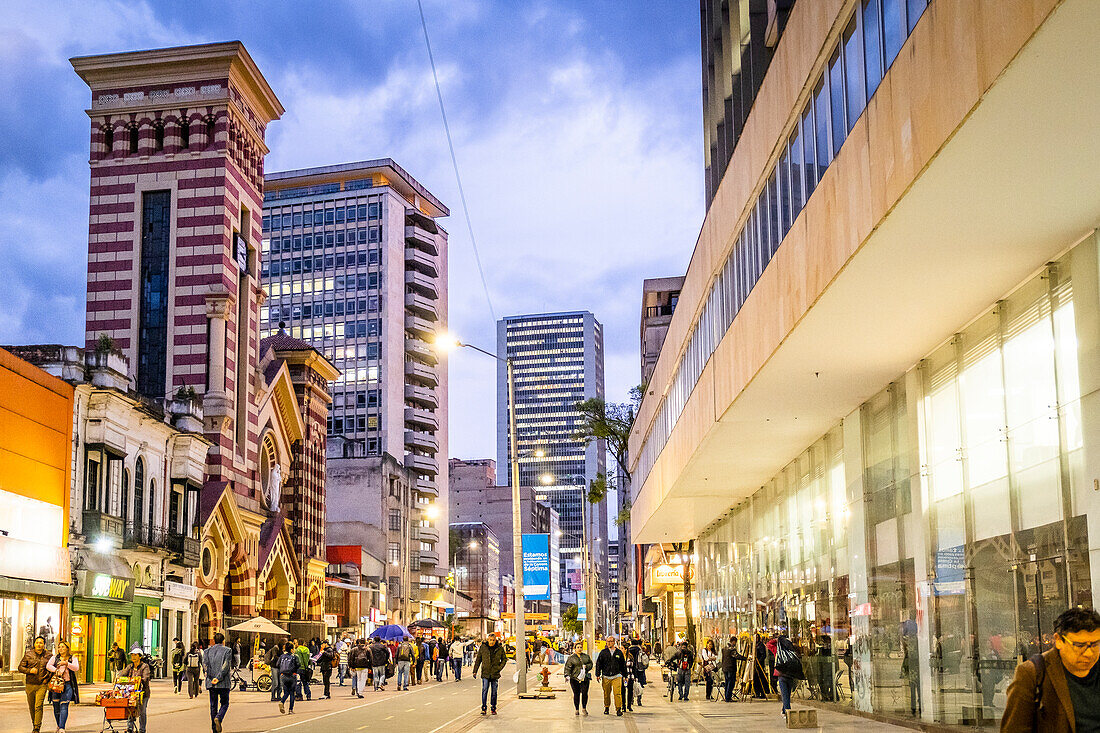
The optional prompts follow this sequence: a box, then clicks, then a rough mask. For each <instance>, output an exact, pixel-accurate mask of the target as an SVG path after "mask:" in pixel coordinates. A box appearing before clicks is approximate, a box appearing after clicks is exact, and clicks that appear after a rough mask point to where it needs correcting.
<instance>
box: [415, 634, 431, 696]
mask: <svg viewBox="0 0 1100 733" xmlns="http://www.w3.org/2000/svg"><path fill="white" fill-rule="evenodd" d="M416 652H417V657H416V683H415V684H418V685H420V684H423V683H424V663H425V662H426V661H427V659H428V643H427V642H426V641H424V639H423V637H421V638H418V639H417V641H416Z"/></svg>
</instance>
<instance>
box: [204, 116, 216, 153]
mask: <svg viewBox="0 0 1100 733" xmlns="http://www.w3.org/2000/svg"><path fill="white" fill-rule="evenodd" d="M216 133H217V130H216V126H215V124H214V118H213V117H207V118H206V145H207V147H213V146H214V137H215V135H216Z"/></svg>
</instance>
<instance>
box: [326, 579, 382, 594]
mask: <svg viewBox="0 0 1100 733" xmlns="http://www.w3.org/2000/svg"><path fill="white" fill-rule="evenodd" d="M325 587H327V588H343V589H344V590H357V591H359V592H361V593H377V592H378V590H377V589H376V588H368V587H366V586H365V585H355V584H354V583H342V582H340V581H338V580H326V581H325Z"/></svg>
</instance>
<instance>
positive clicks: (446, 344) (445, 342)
mask: <svg viewBox="0 0 1100 733" xmlns="http://www.w3.org/2000/svg"><path fill="white" fill-rule="evenodd" d="M460 346H462V342H461V341H459V340H458V339H457V338H455V336H454V334H452V333H450V332H449V331H440V332H439V333H437V334H436V335H435V338H434V339H432V347H433V348H434V349H435V350H436V351H438V352H440V353H441V354H446V353H447V352H449V351H454V350H455V349H457V348H458V347H460Z"/></svg>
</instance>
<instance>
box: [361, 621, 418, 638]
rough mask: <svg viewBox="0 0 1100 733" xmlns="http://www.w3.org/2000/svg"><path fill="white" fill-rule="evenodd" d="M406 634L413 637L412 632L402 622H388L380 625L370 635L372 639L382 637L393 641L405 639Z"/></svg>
mask: <svg viewBox="0 0 1100 733" xmlns="http://www.w3.org/2000/svg"><path fill="white" fill-rule="evenodd" d="M406 636H408V637H410V638H412V634H410V633H409V630H408V629H406V628H405V627H404V626H402V625H400V624H386V625H385V626H379V627H378V628H377V629H375V630H374V632H373V633H372V634H371V635H370V638H372V639H382V640H384V641H393V640H395V639H396V640H400V639H404V638H405V637H406Z"/></svg>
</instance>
